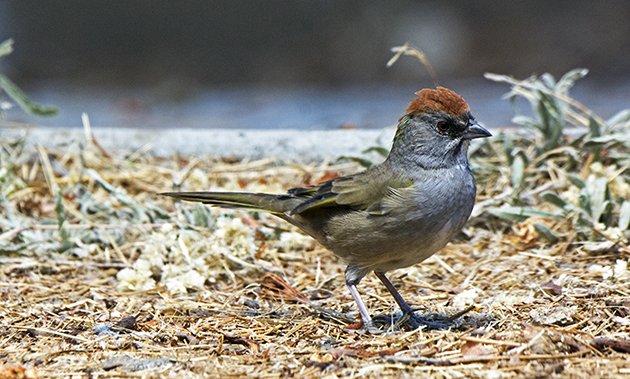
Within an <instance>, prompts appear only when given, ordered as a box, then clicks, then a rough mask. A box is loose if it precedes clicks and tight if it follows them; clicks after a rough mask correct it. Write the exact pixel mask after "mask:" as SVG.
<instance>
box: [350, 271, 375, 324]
mask: <svg viewBox="0 0 630 379" xmlns="http://www.w3.org/2000/svg"><path fill="white" fill-rule="evenodd" d="M346 285H347V286H348V289H349V290H350V293H351V294H352V298H353V299H354V302H355V303H356V304H357V307H358V308H359V314H360V315H361V321H363V327H364V328H366V329H370V328H372V327H373V326H374V325H373V323H372V317H370V313H369V312H368V310H367V307H366V306H365V303H364V302H363V300H361V295H359V291H358V290H357V286H356V283H354V282H352V281H349V280H346Z"/></svg>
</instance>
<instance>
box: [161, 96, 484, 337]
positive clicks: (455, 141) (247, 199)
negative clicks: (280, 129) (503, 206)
mask: <svg viewBox="0 0 630 379" xmlns="http://www.w3.org/2000/svg"><path fill="white" fill-rule="evenodd" d="M416 95H417V97H416V98H415V99H413V100H412V101H411V103H410V104H409V107H408V108H407V111H406V113H405V115H404V116H402V117H401V118H400V120H399V122H398V127H397V130H396V134H395V137H394V141H393V144H392V148H391V150H390V152H389V155H388V156H387V158H386V159H385V161H383V162H382V163H381V164H379V165H375V166H372V167H370V168H369V169H367V170H365V171H363V172H359V173H356V174H352V175H348V176H343V177H339V178H336V179H333V180H330V181H327V182H324V183H321V184H318V185H314V186H309V187H303V188H293V189H290V190H289V191H288V192H287V193H286V194H281V195H275V194H264V193H243V192H167V193H164V194H163V195H167V196H171V197H174V198H177V199H182V200H187V201H196V202H202V203H205V204H211V205H216V206H221V207H229V208H248V209H251V210H255V211H263V212H269V213H271V214H274V215H276V216H278V217H280V218H282V219H284V220H286V221H288V222H290V223H291V224H293V225H295V226H297V227H298V228H300V229H301V230H303V231H304V232H305V233H307V234H309V235H310V236H312V237H313V238H315V239H316V240H317V241H319V243H321V244H322V245H323V246H325V247H326V248H328V249H329V250H331V251H332V252H333V253H334V254H336V255H337V256H339V257H341V258H342V259H343V260H344V261H345V262H347V264H348V266H347V268H346V271H345V280H346V284H347V286H348V289H349V290H350V293H351V294H352V297H353V298H354V301H355V302H356V304H357V307H358V308H359V313H360V315H361V320H362V321H363V327H364V328H366V329H368V330H370V329H372V328H373V325H374V324H373V320H372V318H371V317H370V314H369V312H368V310H367V308H366V306H365V304H364V303H363V300H361V296H360V295H359V292H358V290H357V285H358V284H359V282H360V281H361V279H362V278H363V277H364V276H365V275H367V274H369V273H371V272H374V273H375V274H376V276H377V277H378V278H379V279H380V280H381V281H382V282H383V284H384V285H385V287H387V290H388V291H389V292H390V293H391V295H392V296H393V297H394V300H395V301H396V303H397V304H398V305H399V306H400V309H401V311H402V313H403V316H404V317H406V323H407V325H408V326H409V327H410V328H417V327H419V326H421V325H425V324H427V320H426V319H425V318H423V317H422V316H419V315H417V314H415V313H414V310H413V309H412V308H411V306H409V304H407V302H406V301H405V300H404V299H403V298H402V296H401V295H400V294H399V293H398V291H397V290H396V288H395V287H394V285H393V284H392V283H391V282H390V281H389V279H388V278H387V277H386V276H385V273H386V272H388V271H392V270H395V269H399V268H403V267H408V266H411V265H414V264H417V263H420V262H422V261H424V260H425V259H427V258H428V257H430V256H431V255H433V254H435V253H436V252H437V251H439V250H440V249H441V248H442V247H444V246H445V245H446V244H447V243H448V242H449V240H450V239H451V238H452V237H453V236H455V235H456V234H457V233H459V232H460V231H461V230H462V228H463V227H464V224H465V223H466V221H467V220H468V217H469V216H470V213H471V211H472V209H473V205H474V203H475V193H476V186H475V179H474V177H473V174H472V172H471V171H470V167H469V165H468V157H467V151H468V145H469V141H470V140H472V139H474V138H484V137H489V136H490V135H491V134H490V132H488V131H487V130H486V129H484V128H483V127H482V126H480V125H479V124H478V123H476V122H475V119H474V118H473V116H472V115H471V113H470V108H469V106H468V104H467V103H466V102H465V101H464V99H463V98H462V97H461V96H460V95H458V94H457V93H455V92H453V91H451V90H449V89H447V88H444V87H437V88H436V89H423V90H421V91H418V92H416Z"/></svg>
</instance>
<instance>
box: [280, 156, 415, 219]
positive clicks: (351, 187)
mask: <svg viewBox="0 0 630 379" xmlns="http://www.w3.org/2000/svg"><path fill="white" fill-rule="evenodd" d="M412 185H413V182H412V181H411V180H410V179H408V178H405V177H403V176H401V175H397V174H396V173H394V172H393V171H391V170H388V169H387V168H385V167H383V166H376V167H374V168H373V169H370V170H367V171H364V172H362V173H359V174H355V175H349V176H343V177H340V178H336V179H333V180H330V181H327V182H324V183H322V184H319V185H316V186H311V187H304V188H294V189H291V190H289V194H290V195H293V196H296V197H304V199H305V201H304V202H302V203H300V204H299V205H298V206H296V207H295V208H294V209H293V210H292V211H291V213H292V214H302V213H304V212H308V211H312V210H315V209H321V208H329V207H339V206H345V207H348V208H351V209H354V210H365V211H368V213H369V214H370V215H374V216H378V215H384V214H387V212H388V208H389V207H388V206H387V205H388V203H389V202H390V200H391V199H392V196H394V198H395V197H398V196H399V195H400V192H401V191H405V190H406V189H410V188H411V186H412Z"/></svg>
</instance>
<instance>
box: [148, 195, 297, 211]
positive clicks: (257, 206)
mask: <svg viewBox="0 0 630 379" xmlns="http://www.w3.org/2000/svg"><path fill="white" fill-rule="evenodd" d="M160 195H164V196H170V197H174V198H176V199H180V200H186V201H197V202H201V203H204V204H210V205H216V206H220V207H224V208H249V209H254V210H259V211H266V212H270V213H275V214H282V213H285V212H289V211H291V209H293V208H294V207H295V206H297V205H298V204H299V203H300V200H299V199H297V198H295V197H293V196H291V195H271V194H267V193H248V192H164V193H161V194H160Z"/></svg>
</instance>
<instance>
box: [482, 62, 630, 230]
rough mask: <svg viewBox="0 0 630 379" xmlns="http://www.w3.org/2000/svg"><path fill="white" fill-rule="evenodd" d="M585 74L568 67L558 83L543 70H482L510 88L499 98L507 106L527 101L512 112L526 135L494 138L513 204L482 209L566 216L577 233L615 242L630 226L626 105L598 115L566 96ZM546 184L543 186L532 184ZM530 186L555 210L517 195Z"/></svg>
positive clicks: (514, 216)
mask: <svg viewBox="0 0 630 379" xmlns="http://www.w3.org/2000/svg"><path fill="white" fill-rule="evenodd" d="M587 73H588V70H586V69H575V70H572V71H569V72H568V73H566V74H565V75H563V76H562V77H561V78H560V79H559V80H557V81H556V80H555V79H554V78H553V76H551V75H550V74H543V75H541V76H531V77H529V78H527V79H525V80H517V79H514V78H511V77H509V76H505V75H496V74H486V78H488V79H490V80H493V81H497V82H503V83H508V84H509V85H510V86H511V89H510V91H509V92H508V93H507V94H506V95H505V97H506V98H507V99H509V100H510V101H511V102H512V103H513V104H514V103H516V102H517V100H518V99H524V100H526V101H527V102H528V103H529V104H530V106H531V114H530V115H525V114H521V113H517V114H516V116H515V117H514V119H513V122H514V123H515V124H517V125H518V126H520V127H522V130H523V131H525V132H531V133H530V134H529V135H528V136H520V137H519V136H518V134H517V135H501V136H499V137H498V138H497V140H499V141H500V142H501V143H502V144H503V152H502V154H503V155H504V157H503V159H504V160H505V161H506V162H507V164H508V167H509V168H510V170H509V174H510V176H511V185H512V188H511V201H512V204H504V205H503V206H501V207H494V208H490V209H488V211H489V212H490V213H491V214H493V215H495V216H498V217H500V218H502V219H506V220H510V221H513V222H517V221H522V220H525V219H527V218H529V217H539V218H543V219H548V220H553V219H558V218H563V219H570V220H571V221H572V223H573V224H574V226H575V227H576V229H577V231H578V236H579V237H581V238H583V239H595V240H597V239H601V238H602V237H603V238H604V239H607V240H609V241H613V242H614V241H619V240H623V239H624V238H628V227H629V224H630V200H628V199H629V196H630V184H629V183H630V169H629V166H630V110H628V109H626V110H622V111H620V112H618V113H617V114H616V115H615V116H613V117H611V118H609V119H608V120H604V119H602V118H601V117H599V116H597V115H596V114H595V113H594V112H592V111H591V110H590V109H588V108H587V107H586V106H584V105H582V104H581V103H579V102H577V101H576V100H575V99H573V98H571V97H570V94H569V91H570V89H571V88H572V87H573V85H574V84H575V82H576V81H577V80H578V79H581V78H583V77H584V76H585V75H586V74H587ZM532 134H533V135H534V137H535V138H534V140H533V141H532V139H531V135H532ZM560 169H561V170H560ZM550 172H555V173H558V172H559V173H560V175H553V176H550ZM558 176H559V177H558ZM547 184H548V185H549V187H550V189H549V190H546V191H537V190H536V186H538V187H542V186H544V185H547ZM537 192H542V194H541V195H540V199H541V200H543V201H544V202H546V203H548V204H550V205H553V206H554V207H555V209H556V211H553V212H543V211H541V210H540V209H538V208H535V207H528V206H526V205H527V203H536V201H533V200H532V199H531V197H528V196H526V195H523V194H528V195H531V194H532V193H537ZM515 203H516V204H515ZM524 203H525V204H524ZM514 205H520V206H514ZM535 227H536V230H537V231H538V232H539V233H540V234H542V235H543V236H544V237H545V238H547V239H548V240H550V241H554V240H557V236H556V235H555V233H554V232H553V231H552V230H550V229H549V228H548V227H546V226H544V225H542V224H536V225H535Z"/></svg>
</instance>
